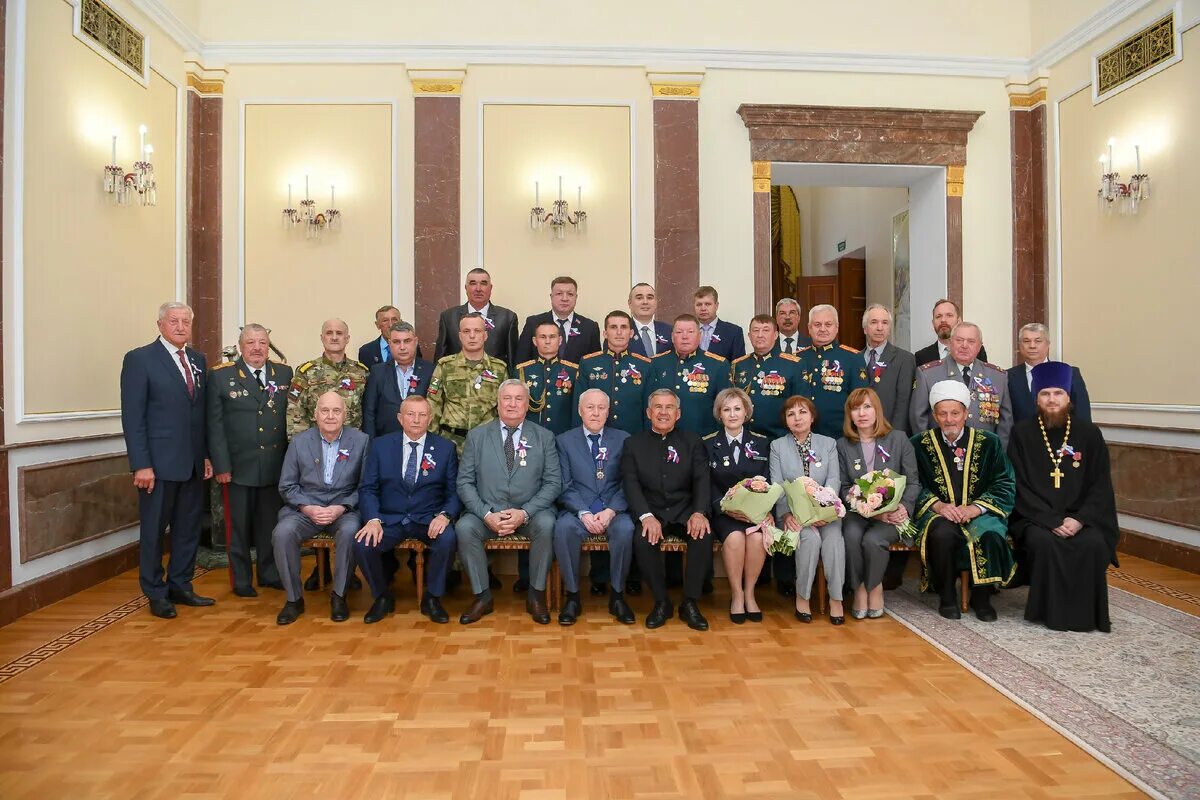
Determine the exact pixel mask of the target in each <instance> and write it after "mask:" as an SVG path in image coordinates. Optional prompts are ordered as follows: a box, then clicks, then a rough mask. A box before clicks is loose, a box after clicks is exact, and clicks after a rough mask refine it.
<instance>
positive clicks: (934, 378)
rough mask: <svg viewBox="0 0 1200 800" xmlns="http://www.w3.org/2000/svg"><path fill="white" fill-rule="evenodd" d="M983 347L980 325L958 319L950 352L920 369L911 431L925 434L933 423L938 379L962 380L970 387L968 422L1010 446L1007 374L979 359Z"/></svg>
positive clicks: (1009, 404) (970, 425) (1010, 422)
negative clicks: (932, 400) (932, 399)
mask: <svg viewBox="0 0 1200 800" xmlns="http://www.w3.org/2000/svg"><path fill="white" fill-rule="evenodd" d="M982 347H983V331H982V330H981V329H980V327H979V326H978V325H976V324H975V323H974V322H966V321H963V322H959V323H958V324H957V325H955V326H954V328H953V329H952V330H951V332H950V352H949V354H948V355H947V356H946V357H945V358H944V359H942V360H941V361H934V362H931V363H929V364H926V365H924V366H923V367H921V368H920V369H918V370H917V385H916V387H915V388H914V389H913V401H912V406H911V409H910V412H909V422H910V424H911V425H912V427H911V428H910V432H911V433H913V434H918V433H923V432H925V431H927V430H929V429H930V428H931V427H932V426H933V423H932V421H931V420H932V415H933V408H932V406H931V404H930V402H929V393H930V391H931V390H932V388H933V386H934V384H936V383H938V382H939V381H945V380H952V381H959V382H960V383H962V384H963V385H964V386H965V387H966V389H967V393H968V399H969V404H968V406H967V425H968V426H969V427H971V428H977V429H979V430H984V431H989V432H991V433H994V434H996V435H997V436H999V437H1000V441H1001V443H1002V444H1003V445H1004V446H1005V447H1007V446H1008V433H1009V431H1010V430H1012V426H1013V413H1012V400H1011V398H1010V397H1009V393H1008V376H1007V375H1006V374H1005V372H1004V370H1002V369H1000V368H999V367H997V366H996V365H995V364H989V363H987V362H986V361H984V360H982V359H981V358H980V356H979V353H980V350H981V349H982Z"/></svg>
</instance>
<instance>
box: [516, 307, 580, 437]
mask: <svg viewBox="0 0 1200 800" xmlns="http://www.w3.org/2000/svg"><path fill="white" fill-rule="evenodd" d="M561 341H562V334H561V333H560V332H559V328H558V326H557V325H555V324H554V323H553V322H542V323H540V324H539V325H538V326H537V327H536V328H534V332H533V345H534V347H536V348H537V354H538V357H537V358H534V359H531V360H529V361H524V362H522V363H520V364H517V365H516V366H515V367H514V368H513V377H514V378H517V379H518V380H520V381H523V382H524V383H525V387H526V388H527V389H529V418H530V419H532V420H533V421H534V422H536V423H537V424H538V425H541V426H542V427H543V428H546V429H548V430H549V431H550V432H551V433H553V434H554V435H555V436H557V435H558V434H560V433H565V432H566V431H568V430H570V429H571V421H572V416H571V415H572V410H571V402H572V398H573V396H574V394H575V384H576V383H577V381H578V377H579V365H578V364H576V363H574V362H573V361H567V360H566V359H562V358H559V357H558V346H559V343H560V342H561Z"/></svg>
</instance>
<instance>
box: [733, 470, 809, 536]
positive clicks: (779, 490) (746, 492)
mask: <svg viewBox="0 0 1200 800" xmlns="http://www.w3.org/2000/svg"><path fill="white" fill-rule="evenodd" d="M782 495H783V487H781V486H779V485H778V484H774V483H771V482H770V481H768V480H767V479H766V478H764V477H763V476H761V475H755V476H754V477H753V478H746V479H745V480H741V481H738V482H737V483H735V484H734V485H733V486H730V487H729V491H727V492H725V496H724V497H722V498H721V510H722V511H724V512H725V513H726V514H728V513H729V512H731V511H735V512H739V513H741V514H742V515H743V516H745V517H746V519H748V520H750V521H751V522H753V523H754V524H755V525H757V526H759V528H760V530H762V532H763V542H764V543H766V544H767V552H785V551H783V550H772V549H771V547H773V546H775V544H776V543H777V542H780V541H785V540H786V538H787V534H786V533H784V532H783V531H781V530H779V529H778V528H776V527H775V526H774V525H764V524H763V523H764V521H765V520H766V518H767V517H768V516H770V514H771V510H772V509H773V508H775V503H777V502H778V501H779V498H780V497H781V496H782ZM795 539H796V537H795V536H794V535H793V536H792V542H791V550H787V551H786V554H788V555H790V554H791V553H792V552H793V551H794V550H795V549H796V542H795Z"/></svg>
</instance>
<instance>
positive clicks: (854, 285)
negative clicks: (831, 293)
mask: <svg viewBox="0 0 1200 800" xmlns="http://www.w3.org/2000/svg"><path fill="white" fill-rule="evenodd" d="M837 282H838V302H837V303H836V305H837V310H838V320H839V322H840V323H841V324H840V331H839V333H838V339H839V341H841V343H842V344H844V345H846V346H847V347H856V348H858V349H859V350H861V349H862V348H864V347H866V346H867V337H866V335H865V334H864V333H863V329H862V318H863V312H865V311H866V310H867V262H866V260H865V259H862V258H839V259H838V274H837Z"/></svg>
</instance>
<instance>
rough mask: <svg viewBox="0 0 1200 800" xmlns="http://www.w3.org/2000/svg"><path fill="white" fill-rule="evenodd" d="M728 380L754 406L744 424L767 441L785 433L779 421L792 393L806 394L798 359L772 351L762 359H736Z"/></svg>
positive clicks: (754, 356)
mask: <svg viewBox="0 0 1200 800" xmlns="http://www.w3.org/2000/svg"><path fill="white" fill-rule="evenodd" d="M731 379H732V384H733V385H734V386H736V387H737V388H739V389H741V390H742V391H743V392H745V393H746V394H748V395H750V401H751V402H752V403H754V416H753V417H751V418H750V419H748V420H747V421H746V425H747V426H748V427H749V428H750V430H752V431H754V432H755V433H760V434H762V435H763V436H766V437H767V438H768V439H771V440H774V439H778V438H779V437H780V436H783V435H784V434H785V433H787V432H788V429H787V425H785V424H784V422H783V404H784V402H785V401H786V400H787V399H788V398H789V397H791V396H792V395H794V394H808V384H807V382H806V381H804V380H803V379H802V378H801V376H800V358H799V357H798V356H794V355H788V354H784V353H776V352H774V351H772V352H770V353H767V354H766V355H765V356H760V355H758V354H757V353H748V354H747V355H744V356H742V357H741V358H739V359H737V360H736V361H734V362H733V368H732V372H731ZM768 444H769V443H768Z"/></svg>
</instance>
